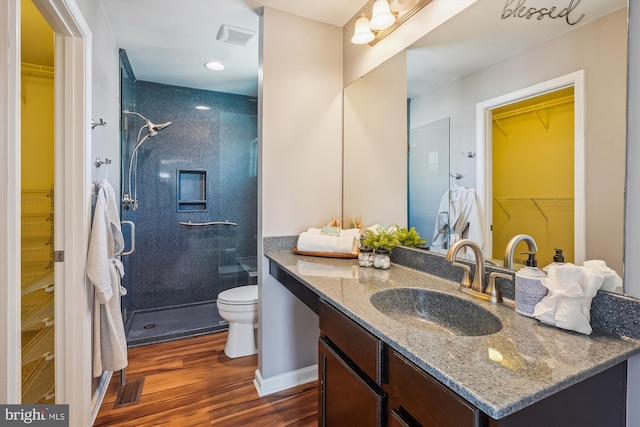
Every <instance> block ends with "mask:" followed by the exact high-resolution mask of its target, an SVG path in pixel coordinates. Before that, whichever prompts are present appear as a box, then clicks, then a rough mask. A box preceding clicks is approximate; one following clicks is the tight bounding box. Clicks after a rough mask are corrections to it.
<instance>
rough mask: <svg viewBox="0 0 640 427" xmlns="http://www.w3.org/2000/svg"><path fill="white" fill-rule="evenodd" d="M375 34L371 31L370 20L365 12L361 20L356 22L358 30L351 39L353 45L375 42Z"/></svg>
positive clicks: (356, 29) (361, 15)
mask: <svg viewBox="0 0 640 427" xmlns="http://www.w3.org/2000/svg"><path fill="white" fill-rule="evenodd" d="M375 37H376V36H375V34H373V32H372V31H371V27H370V26H369V20H368V19H367V17H366V16H365V14H364V12H363V13H361V14H360V18H358V20H357V21H356V28H355V30H354V32H353V37H351V43H353V44H365V43H369V42H371V41H373V39H374V38H375Z"/></svg>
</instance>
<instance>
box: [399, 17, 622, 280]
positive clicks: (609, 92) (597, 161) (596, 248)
mask: <svg viewBox="0 0 640 427" xmlns="http://www.w3.org/2000/svg"><path fill="white" fill-rule="evenodd" d="M626 19H627V10H626V9H622V10H619V11H617V12H614V13H612V14H610V15H607V16H605V17H603V18H601V19H598V20H596V21H594V22H592V23H590V24H588V25H585V26H583V27H580V28H577V29H575V30H572V31H570V32H568V33H565V34H564V35H562V36H559V37H556V38H554V39H552V40H550V41H548V42H546V43H543V44H541V45H539V46H536V47H534V48H531V49H529V50H527V51H524V52H522V53H520V54H518V55H515V56H513V57H510V58H508V59H506V60H503V61H501V62H499V63H497V64H494V65H492V66H490V67H487V68H485V69H482V70H479V71H477V72H475V73H473V74H471V75H469V76H466V77H464V78H462V79H459V80H456V81H454V82H452V83H450V84H448V85H446V86H443V87H440V88H438V89H436V90H434V91H432V92H429V93H427V94H424V95H423V96H419V97H415V98H413V99H412V100H411V126H412V127H418V126H421V125H423V124H426V123H430V122H432V121H434V120H438V119H441V118H443V117H451V153H452V155H451V171H452V172H454V173H456V172H461V173H463V174H464V178H463V179H462V180H461V181H460V184H461V185H465V186H469V187H475V185H476V182H475V177H476V160H475V159H469V158H468V157H466V156H463V155H462V153H463V152H468V151H475V150H476V146H475V144H476V122H475V114H476V111H475V108H476V104H477V103H479V102H482V101H485V100H488V99H492V98H495V97H498V96H500V95H504V94H507V93H510V92H513V91H516V90H519V89H522V88H525V87H528V86H531V85H534V84H537V83H540V82H543V81H546V80H550V79H553V78H555V77H559V76H562V75H565V74H569V73H571V72H574V71H577V70H580V69H584V70H585V73H586V77H585V81H586V95H585V97H586V103H587V113H586V141H585V145H586V147H585V151H586V171H587V173H586V175H587V176H586V183H585V186H586V189H587V191H586V192H587V194H586V211H587V213H586V228H587V236H586V246H587V254H586V255H587V259H604V260H605V261H607V264H608V265H609V266H611V267H612V268H614V269H615V270H617V271H622V250H623V245H622V242H623V227H622V223H623V213H624V212H623V210H624V202H623V201H624V178H625V175H624V167H622V165H624V164H625V137H626V132H625V99H626V71H627V70H626V62H627V61H626V55H627V49H626V34H627V22H626ZM527 173H544V171H528V172H527Z"/></svg>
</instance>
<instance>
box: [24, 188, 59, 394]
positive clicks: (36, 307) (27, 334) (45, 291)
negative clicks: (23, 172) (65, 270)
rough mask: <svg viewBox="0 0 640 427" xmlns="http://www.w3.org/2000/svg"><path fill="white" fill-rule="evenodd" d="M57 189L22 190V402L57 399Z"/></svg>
mask: <svg viewBox="0 0 640 427" xmlns="http://www.w3.org/2000/svg"><path fill="white" fill-rule="evenodd" d="M53 203H54V201H53V189H52V188H51V189H25V190H23V191H22V229H21V230H22V239H21V241H22V272H21V273H22V274H21V275H22V286H21V294H22V316H21V321H22V323H21V327H22V403H25V404H27V403H29V404H33V403H53V402H54V397H55V372H54V371H55V360H54V358H55V355H54V349H55V344H54V335H55V334H54V327H55V325H54V324H55V320H54V316H55V314H54V274H53V229H54V228H53V227H54V222H53V212H54V210H53Z"/></svg>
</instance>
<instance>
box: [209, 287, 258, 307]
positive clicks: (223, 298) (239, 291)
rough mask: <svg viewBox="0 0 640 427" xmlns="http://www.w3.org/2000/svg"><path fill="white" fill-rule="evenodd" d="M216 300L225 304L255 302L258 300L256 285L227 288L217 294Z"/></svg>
mask: <svg viewBox="0 0 640 427" xmlns="http://www.w3.org/2000/svg"><path fill="white" fill-rule="evenodd" d="M218 301H220V302H223V303H225V304H255V303H257V302H258V285H247V286H240V287H237V288H233V289H227V290H226V291H224V292H220V294H218Z"/></svg>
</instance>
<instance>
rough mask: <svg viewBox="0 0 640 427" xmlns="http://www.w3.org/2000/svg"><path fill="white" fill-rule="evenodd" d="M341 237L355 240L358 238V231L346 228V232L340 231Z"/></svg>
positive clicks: (357, 229)
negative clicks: (354, 238) (353, 237)
mask: <svg viewBox="0 0 640 427" xmlns="http://www.w3.org/2000/svg"><path fill="white" fill-rule="evenodd" d="M340 235H341V236H356V238H358V239H359V238H360V229H359V228H347V229H346V230H340Z"/></svg>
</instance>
